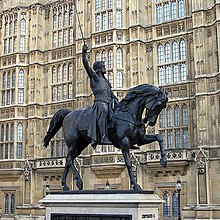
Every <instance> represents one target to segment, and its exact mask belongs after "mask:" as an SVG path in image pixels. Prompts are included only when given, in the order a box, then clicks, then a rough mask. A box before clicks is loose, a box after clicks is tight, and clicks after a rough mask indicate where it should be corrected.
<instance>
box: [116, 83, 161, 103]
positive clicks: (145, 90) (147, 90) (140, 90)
mask: <svg viewBox="0 0 220 220" xmlns="http://www.w3.org/2000/svg"><path fill="white" fill-rule="evenodd" d="M158 91H159V89H158V88H157V87H155V86H154V85H151V84H141V85H138V86H135V87H134V88H131V89H129V90H128V93H127V95H126V96H125V97H124V98H123V99H122V100H121V101H120V103H119V106H118V107H123V106H126V105H127V104H128V103H129V102H131V101H132V100H134V99H135V98H136V97H137V96H139V97H143V98H144V97H145V96H152V95H155V94H156V93H158Z"/></svg>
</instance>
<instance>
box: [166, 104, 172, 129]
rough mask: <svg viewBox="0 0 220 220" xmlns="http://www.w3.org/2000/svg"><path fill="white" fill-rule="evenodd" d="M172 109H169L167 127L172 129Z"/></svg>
mask: <svg viewBox="0 0 220 220" xmlns="http://www.w3.org/2000/svg"><path fill="white" fill-rule="evenodd" d="M172 124H173V121H172V108H171V107H170V106H169V107H168V108H167V127H172Z"/></svg>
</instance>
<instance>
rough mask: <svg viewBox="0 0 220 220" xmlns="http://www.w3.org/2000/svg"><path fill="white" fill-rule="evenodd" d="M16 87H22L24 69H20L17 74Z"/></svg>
mask: <svg viewBox="0 0 220 220" xmlns="http://www.w3.org/2000/svg"><path fill="white" fill-rule="evenodd" d="M18 88H24V70H23V69H20V71H19V74H18Z"/></svg>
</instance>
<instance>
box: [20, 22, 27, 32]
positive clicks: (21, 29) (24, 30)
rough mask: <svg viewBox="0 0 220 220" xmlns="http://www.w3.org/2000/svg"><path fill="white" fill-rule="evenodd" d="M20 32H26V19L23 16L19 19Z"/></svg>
mask: <svg viewBox="0 0 220 220" xmlns="http://www.w3.org/2000/svg"><path fill="white" fill-rule="evenodd" d="M20 34H21V35H25V34H26V20H25V19H24V18H22V19H21V24H20Z"/></svg>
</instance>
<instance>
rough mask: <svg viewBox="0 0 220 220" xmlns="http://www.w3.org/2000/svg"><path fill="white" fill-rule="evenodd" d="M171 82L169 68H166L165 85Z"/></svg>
mask: <svg viewBox="0 0 220 220" xmlns="http://www.w3.org/2000/svg"><path fill="white" fill-rule="evenodd" d="M171 82H172V76H171V67H170V66H166V83H171Z"/></svg>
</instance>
